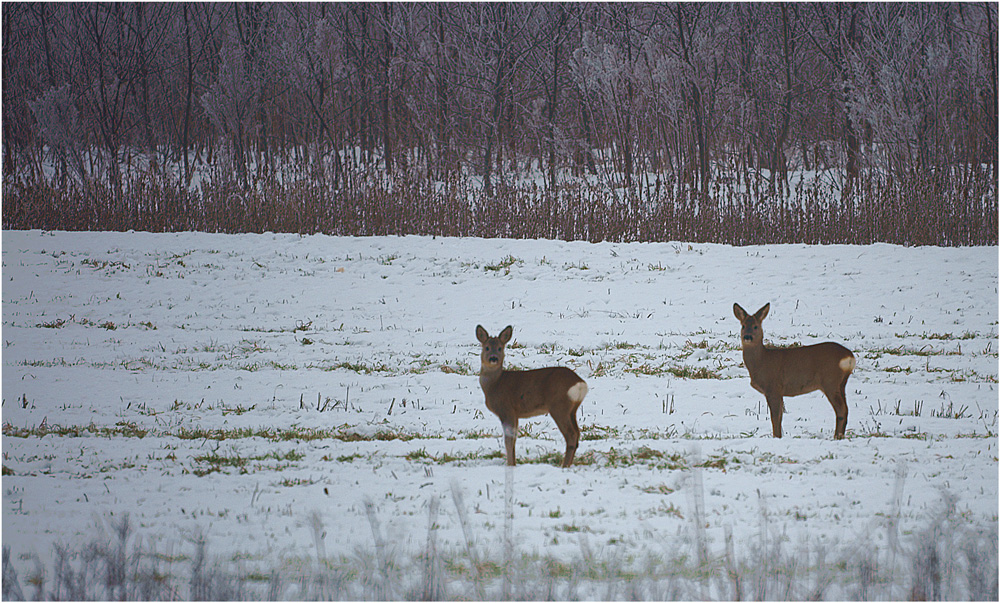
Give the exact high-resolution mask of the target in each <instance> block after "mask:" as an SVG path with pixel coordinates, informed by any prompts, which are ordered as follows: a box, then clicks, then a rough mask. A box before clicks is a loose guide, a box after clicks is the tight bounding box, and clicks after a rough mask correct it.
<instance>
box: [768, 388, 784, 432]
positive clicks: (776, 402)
mask: <svg viewBox="0 0 1000 603" xmlns="http://www.w3.org/2000/svg"><path fill="white" fill-rule="evenodd" d="M767 408H768V410H770V411H771V431H772V432H773V433H774V437H776V438H780V437H781V415H782V414H783V413H784V411H785V399H784V397H783V396H776V395H769V396H767Z"/></svg>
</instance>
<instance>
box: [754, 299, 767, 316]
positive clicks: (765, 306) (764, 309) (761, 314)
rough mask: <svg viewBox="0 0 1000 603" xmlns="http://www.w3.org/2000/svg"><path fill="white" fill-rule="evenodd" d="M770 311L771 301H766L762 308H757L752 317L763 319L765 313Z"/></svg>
mask: <svg viewBox="0 0 1000 603" xmlns="http://www.w3.org/2000/svg"><path fill="white" fill-rule="evenodd" d="M770 311H771V302H767V303H766V304H764V307H763V308H761V309H760V310H757V313H756V314H754V317H755V318H756V319H757V320H764V319H765V318H767V313H768V312H770Z"/></svg>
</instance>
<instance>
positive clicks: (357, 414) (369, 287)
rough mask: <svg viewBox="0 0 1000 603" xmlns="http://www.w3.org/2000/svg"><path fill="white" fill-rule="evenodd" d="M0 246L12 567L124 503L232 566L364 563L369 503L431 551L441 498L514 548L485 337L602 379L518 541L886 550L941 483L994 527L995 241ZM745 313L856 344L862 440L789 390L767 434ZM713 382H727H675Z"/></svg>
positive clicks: (533, 499)
mask: <svg viewBox="0 0 1000 603" xmlns="http://www.w3.org/2000/svg"><path fill="white" fill-rule="evenodd" d="M2 244H3V272H2V281H3V291H2V294H3V331H2V337H3V342H4V343H3V402H4V404H3V423H4V436H3V467H4V473H5V475H4V477H3V543H4V545H5V546H6V545H9V546H10V547H11V548H12V553H13V555H14V557H15V558H17V557H18V556H19V555H25V554H28V553H32V552H34V553H39V554H42V555H47V554H48V553H49V551H51V549H52V544H53V543H57V542H63V543H66V542H70V543H71V542H76V541H78V540H79V539H84V538H87V537H89V536H90V535H92V534H93V533H94V529H95V524H99V523H101V522H102V521H106V520H107V518H108V517H120V516H121V515H122V514H124V513H128V514H130V516H131V518H132V519H133V520H134V525H135V526H136V529H137V533H138V534H140V535H141V537H142V538H143V539H144V541H145V542H148V543H150V544H152V545H153V546H155V547H156V548H157V550H161V551H164V550H173V551H178V550H187V548H189V547H190V546H191V545H190V542H189V541H188V540H185V539H189V538H192V537H193V535H196V534H204V535H205V536H207V537H208V539H209V542H210V543H211V547H212V550H211V552H212V553H213V554H221V555H227V556H228V555H237V554H239V555H244V556H246V558H251V559H267V558H274V557H276V556H281V555H286V556H287V555H291V556H295V555H298V556H302V555H309V554H310V551H311V550H312V547H313V545H314V540H313V535H314V534H313V530H312V528H311V522H310V517H311V516H312V514H313V513H316V514H318V517H319V518H320V519H321V521H322V524H323V527H324V530H325V534H326V536H325V543H324V545H325V551H326V552H327V553H328V554H331V555H337V554H351V553H352V552H354V551H356V550H358V549H359V548H362V549H370V548H371V546H372V544H373V543H372V526H371V525H370V522H369V520H368V518H367V516H366V514H365V505H364V503H365V501H366V500H371V501H372V502H373V504H374V509H375V512H376V514H377V517H378V520H379V522H380V525H381V529H382V531H383V533H384V534H386V535H388V537H389V540H390V541H391V542H392V543H393V544H394V545H395V546H398V547H401V548H404V549H408V550H409V549H412V550H420V548H421V547H422V546H423V543H424V542H425V540H426V538H427V523H428V509H429V504H430V501H431V500H432V499H434V498H439V499H440V500H441V503H442V504H441V506H440V514H439V515H438V517H437V524H438V526H439V533H438V542H439V543H442V544H446V543H453V544H457V543H461V542H463V539H462V538H463V537H462V532H461V527H460V525H459V521H458V516H457V513H456V509H455V505H454V502H453V499H452V493H451V491H452V487H453V485H457V487H458V488H460V489H461V491H462V493H463V495H464V496H463V500H464V505H465V506H466V508H467V510H468V511H469V513H468V517H469V521H470V522H471V524H472V526H471V528H472V530H471V532H472V534H474V535H475V537H476V538H477V539H479V541H480V543H481V544H482V545H483V546H486V547H499V546H500V538H501V536H500V532H501V530H500V526H502V525H503V522H504V516H503V514H504V502H505V501H504V488H505V485H506V483H505V480H506V479H507V476H508V473H507V472H506V470H505V466H504V461H503V458H502V455H501V454H500V453H501V451H502V449H503V443H502V433H501V427H500V423H499V421H498V420H497V419H496V417H495V416H493V415H492V414H491V413H490V412H489V411H488V410H487V409H486V407H485V404H484V401H483V395H482V392H481V390H480V388H479V383H478V377H477V373H478V364H479V362H478V354H479V345H478V342H477V341H476V337H475V326H476V325H477V324H482V325H483V326H485V327H486V328H487V330H488V331H490V332H491V333H495V332H497V331H499V330H500V329H501V328H503V327H504V326H506V325H508V324H510V325H513V326H514V340H513V343H512V344H511V345H509V346H508V349H507V355H506V356H507V359H506V363H507V367H512V366H513V367H517V368H538V367H542V366H550V365H564V366H569V367H570V368H572V369H574V370H575V371H577V373H578V374H580V376H581V377H583V378H584V379H585V380H586V381H587V384H588V387H589V393H588V395H587V397H586V399H585V400H584V402H583V404H582V406H581V408H580V412H579V415H578V420H579V423H580V425H581V426H582V428H583V432H584V436H583V440H582V441H581V443H580V448H579V450H578V452H577V458H578V460H580V459H583V462H584V463H586V462H587V459H588V458H589V459H590V461H591V462H590V463H589V464H578V465H576V466H574V467H572V468H570V469H568V470H563V469H560V468H559V467H557V466H555V465H554V464H553V463H548V464H541V463H530V462H525V463H522V464H520V465H519V466H518V467H516V468H515V469H514V470H513V471H512V472H511V473H510V476H511V477H512V479H513V492H514V506H513V509H514V519H513V530H514V538H515V541H516V544H517V546H518V547H519V548H520V549H522V550H525V551H535V552H538V553H539V554H545V555H554V556H561V555H567V556H568V555H571V554H578V553H579V550H580V539H581V538H584V539H586V540H587V542H588V543H589V546H592V547H594V548H595V549H598V550H600V551H603V552H606V553H609V554H618V553H621V554H626V553H629V552H634V551H639V550H644V549H657V548H659V547H662V546H666V545H665V544H664V543H665V542H670V541H671V540H672V539H676V538H678V537H679V536H680V535H683V534H685V533H687V531H688V530H689V529H690V528H691V525H692V521H695V520H700V521H703V522H704V524H705V533H706V534H707V536H708V538H709V539H710V540H711V542H712V543H713V544H714V545H716V546H721V544H720V543H722V542H723V538H724V533H725V531H727V530H731V532H732V534H733V538H734V540H735V541H736V542H737V543H747V542H751V541H753V540H754V539H755V538H757V536H758V535H759V533H760V531H761V530H762V529H763V528H762V525H763V524H765V523H766V525H767V527H768V528H767V529H769V530H773V531H775V532H776V533H781V534H785V535H786V536H787V537H788V539H789V540H791V541H792V542H799V541H805V540H819V541H824V542H838V541H842V540H849V539H856V538H862V539H870V540H872V541H873V542H875V543H876V544H877V543H878V542H880V541H881V540H883V539H884V538H885V534H886V533H887V528H886V521H887V517H891V516H892V517H894V516H895V513H896V511H898V516H899V525H900V529H901V530H902V531H903V532H904V533H905V532H906V531H907V530H915V529H919V527H920V526H922V525H924V524H925V522H926V520H927V517H928V515H929V514H930V513H931V512H932V510H933V509H936V508H939V507H940V501H941V499H942V496H943V493H944V492H949V493H952V494H954V495H955V496H956V497H957V500H958V511H959V512H960V513H962V514H963V517H965V518H967V519H968V521H969V522H970V523H972V524H976V525H979V524H981V525H984V526H985V525H994V526H995V525H996V523H997V508H998V471H997V470H998V461H997V454H998V453H997V435H996V434H997V411H998V398H997V390H996V388H997V351H998V345H997V294H998V289H997V286H998V285H997V275H998V266H997V257H998V256H997V248H996V247H977V248H904V247H898V246H891V245H871V246H804V245H772V246H759V247H730V246H724V245H707V244H688V243H664V244H653V243H643V244H613V243H601V244H591V243H584V242H558V241H539V240H483V239H471V238H470V239H448V238H430V237H372V238H351V237H329V236H322V235H317V236H307V237H301V236H298V235H276V234H275V235H272V234H265V235H212V234H198V233H182V234H146V233H49V232H39V231H29V232H16V231H7V232H4V233H3V241H2ZM734 302H738V303H740V305H742V306H743V307H744V308H746V309H747V310H748V311H750V312H753V311H756V310H757V308H759V307H761V306H763V305H764V304H765V303H768V302H770V303H771V312H770V315H769V317H768V318H767V320H766V321H765V322H764V325H763V326H764V332H765V341H768V342H771V343H781V344H788V343H792V342H799V343H802V344H810V343H817V342H820V341H826V340H834V341H837V342H839V343H842V344H843V345H845V346H847V347H848V348H850V349H851V350H853V351H854V353H855V355H856V356H857V358H858V367H857V369H856V371H855V373H854V375H853V376H852V377H851V380H850V381H849V382H848V388H847V397H848V405H849V407H850V415H849V419H848V425H847V427H848V433H847V435H848V437H847V438H846V439H844V440H841V441H835V440H833V439H832V433H833V428H834V416H833V412H832V409H831V407H830V405H829V403H828V402H827V401H826V400H825V399H824V398H823V396H822V395H821V394H820V393H818V392H817V393H813V394H807V395H804V396H800V397H796V398H788V399H786V400H785V405H786V408H787V411H788V412H787V414H786V415H785V419H784V423H783V427H784V432H785V437H784V438H783V439H780V440H779V439H774V438H772V437H771V435H770V420H769V418H768V415H767V410H766V405H765V404H764V400H763V396H762V395H760V394H759V393H757V392H756V391H754V390H752V389H751V387H750V383H749V377H748V375H747V373H746V369H745V368H744V367H743V366H742V358H741V354H740V351H739V347H738V345H739V341H738V336H739V321H738V320H737V319H736V318H735V317H734V316H733V312H732V306H733V303H734ZM59 321H62V322H61V323H60V322H59ZM112 327H113V328H112ZM699 369H701V370H702V372H703V374H707V375H709V377H710V378H703V379H695V378H689V377H687V376H677V374H678V373H680V374H682V375H689V374H690V373H691V372H693V371H697V370H699ZM672 371H673V372H672ZM39 426H43V427H42V428H41V429H40V428H39ZM521 427H522V430H521V435H520V437H519V438H518V440H517V456H518V458H519V459H520V460H522V461H531V460H537V459H538V458H539V457H541V456H543V455H548V454H550V453H560V454H561V453H562V451H563V448H564V444H563V440H562V438H561V436H560V434H559V431H558V429H557V428H556V426H555V424H554V423H553V421H552V420H551V418H549V417H547V416H542V417H537V418H535V419H529V420H522V422H521ZM19 429H27V430H30V431H27V432H23V431H20V432H19V431H18V430H19ZM46 429H47V431H46ZM239 429H245V430H246V431H243V432H240V431H237V430H239ZM141 430H146V432H145V435H144V436H143V437H141V438H140V437H138V432H139V431H141ZM197 430H203V431H202V432H201V433H202V434H203V435H202V437H197V438H190V437H188V436H190V434H192V433H194V432H196V431H197ZM211 430H216V431H214V432H212V431H211ZM213 433H214V435H213ZM317 433H319V434H322V435H325V436H326V437H320V438H316V439H312V438H310V437H309V434H317ZM43 434H44V435H43ZM220 434H226V435H227V437H226V438H225V439H222V438H221V435H220ZM334 434H340V435H341V436H343V437H342V438H341V439H338V438H337V437H333V436H334ZM393 436H404V437H396V439H378V438H390V437H393ZM286 438H287V439H286ZM444 455H450V456H451V457H454V459H457V460H454V459H453V458H446V457H444ZM588 455H590V456H589V457H588ZM213 458H214V459H216V461H218V460H219V459H229V460H230V461H233V463H234V464H223V463H221V462H217V463H216V464H213V461H212V460H211V459H213ZM237 462H242V463H243V464H242V466H239V465H237V464H235V463H237ZM696 465H704V466H703V467H700V468H694V467H695V466H696ZM899 476H903V477H902V478H901V477H899ZM897 487H902V494H901V496H900V497H898V501H899V502H898V503H896V502H894V500H896V497H895V494H894V493H895V489H896V488H897ZM897 504H898V508H897V507H896V506H895V505H897ZM702 505H703V511H698V510H696V507H700V506H702ZM699 518H700V519H699ZM581 534H582V536H581ZM186 547H187V548H186Z"/></svg>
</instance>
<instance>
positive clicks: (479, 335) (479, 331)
mask: <svg viewBox="0 0 1000 603" xmlns="http://www.w3.org/2000/svg"><path fill="white" fill-rule="evenodd" d="M489 338H490V334H489V333H487V332H486V329H484V328H483V325H476V339H478V340H479V343H486V340H487V339H489Z"/></svg>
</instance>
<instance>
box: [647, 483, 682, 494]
mask: <svg viewBox="0 0 1000 603" xmlns="http://www.w3.org/2000/svg"><path fill="white" fill-rule="evenodd" d="M639 489H640V490H641V491H643V492H645V493H646V494H662V495H663V496H666V495H667V494H672V493H673V492H674V489H673V488H671V487H670V486H668V485H666V484H657V485H655V486H644V487H642V488H639Z"/></svg>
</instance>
